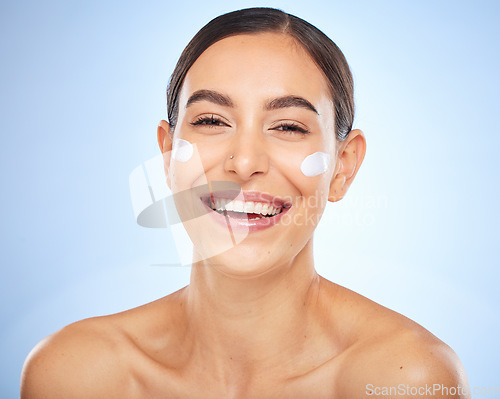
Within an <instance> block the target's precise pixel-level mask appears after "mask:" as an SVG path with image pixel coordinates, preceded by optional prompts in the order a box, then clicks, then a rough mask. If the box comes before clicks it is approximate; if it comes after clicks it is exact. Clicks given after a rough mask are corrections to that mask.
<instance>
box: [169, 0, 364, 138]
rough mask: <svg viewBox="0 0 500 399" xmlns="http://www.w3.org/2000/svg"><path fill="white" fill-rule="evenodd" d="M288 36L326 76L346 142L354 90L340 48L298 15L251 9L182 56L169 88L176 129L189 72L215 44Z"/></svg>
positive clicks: (214, 27)
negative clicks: (239, 37)
mask: <svg viewBox="0 0 500 399" xmlns="http://www.w3.org/2000/svg"><path fill="white" fill-rule="evenodd" d="M263 32H275V33H284V34H288V35H290V36H291V37H293V38H294V39H295V40H297V42H299V43H300V44H301V45H302V46H303V47H304V49H305V50H306V51H307V52H308V53H309V55H310V56H311V58H312V59H313V60H314V62H315V63H316V65H317V66H318V67H319V68H320V69H321V70H322V71H323V73H324V75H325V76H326V78H327V80H328V83H329V86H330V90H331V95H332V99H333V103H334V107H335V130H336V131H335V134H336V137H337V139H338V140H339V141H342V140H344V139H345V138H346V137H347V135H348V134H349V132H350V131H351V129H352V124H353V120H354V87H353V79H352V74H351V71H350V70H349V65H348V64H347V61H346V59H345V57H344V54H342V51H340V49H339V48H338V47H337V45H336V44H335V43H334V42H333V41H332V40H331V39H330V38H329V37H328V36H326V35H325V34H324V33H323V32H321V31H320V30H319V29H318V28H316V27H315V26H313V25H311V24H310V23H308V22H306V21H304V20H303V19H300V18H298V17H296V16H294V15H290V14H287V13H285V12H283V11H281V10H277V9H274V8H247V9H243V10H238V11H233V12H230V13H227V14H223V15H221V16H219V17H217V18H215V19H213V20H212V21H210V22H209V23H208V24H206V25H205V26H204V27H203V28H201V30H200V31H199V32H198V33H197V34H196V35H195V36H194V37H193V39H192V40H191V41H190V42H189V44H188V45H187V46H186V48H185V49H184V51H183V52H182V54H181V56H180V58H179V61H178V62H177V65H176V66H175V69H174V72H173V73H172V76H171V78H170V82H169V85H168V88H167V115H168V122H169V124H170V127H171V129H172V130H173V129H174V128H175V125H176V123H177V116H178V112H179V94H180V91H181V88H182V85H183V83H184V79H185V77H186V74H187V72H188V71H189V69H190V68H191V66H192V65H193V64H194V63H195V61H196V60H197V59H198V57H199V56H200V55H201V54H202V53H203V52H204V51H205V50H206V49H207V48H209V47H210V46H211V45H212V44H214V43H216V42H218V41H220V40H222V39H224V38H227V37H230V36H236V35H240V34H252V33H263Z"/></svg>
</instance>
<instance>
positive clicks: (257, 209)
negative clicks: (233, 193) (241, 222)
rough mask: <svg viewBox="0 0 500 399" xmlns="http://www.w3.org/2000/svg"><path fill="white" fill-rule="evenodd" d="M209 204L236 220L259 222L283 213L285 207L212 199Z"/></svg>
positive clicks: (254, 202) (263, 203)
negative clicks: (258, 220)
mask: <svg viewBox="0 0 500 399" xmlns="http://www.w3.org/2000/svg"><path fill="white" fill-rule="evenodd" d="M209 202H210V205H209V206H210V207H211V208H212V210H214V211H215V212H218V213H219V214H221V215H225V216H228V217H231V218H234V219H248V220H257V219H262V218H271V217H273V216H276V215H279V214H280V213H281V212H283V208H284V207H283V206H279V205H277V206H274V205H273V204H269V203H265V202H256V201H240V200H230V199H226V198H218V199H210V201H209ZM207 205H208V204H207Z"/></svg>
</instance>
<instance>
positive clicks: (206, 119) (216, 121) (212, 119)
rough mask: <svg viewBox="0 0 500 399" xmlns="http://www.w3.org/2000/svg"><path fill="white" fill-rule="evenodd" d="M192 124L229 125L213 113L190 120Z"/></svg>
mask: <svg viewBox="0 0 500 399" xmlns="http://www.w3.org/2000/svg"><path fill="white" fill-rule="evenodd" d="M191 125H192V126H208V127H221V126H229V125H228V124H227V123H226V122H224V121H223V120H222V119H221V118H219V117H217V116H213V115H204V116H200V117H199V118H198V119H196V120H195V121H194V122H191Z"/></svg>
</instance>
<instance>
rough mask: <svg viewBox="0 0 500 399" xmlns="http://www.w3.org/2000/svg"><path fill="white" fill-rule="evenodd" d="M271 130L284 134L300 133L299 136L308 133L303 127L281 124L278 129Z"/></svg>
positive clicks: (293, 124)
mask: <svg viewBox="0 0 500 399" xmlns="http://www.w3.org/2000/svg"><path fill="white" fill-rule="evenodd" d="M272 130H279V131H282V132H286V133H300V134H307V133H309V131H308V130H307V129H304V128H303V127H301V126H299V125H297V124H295V123H281V124H280V125H279V126H278V127H275V128H273V129H272Z"/></svg>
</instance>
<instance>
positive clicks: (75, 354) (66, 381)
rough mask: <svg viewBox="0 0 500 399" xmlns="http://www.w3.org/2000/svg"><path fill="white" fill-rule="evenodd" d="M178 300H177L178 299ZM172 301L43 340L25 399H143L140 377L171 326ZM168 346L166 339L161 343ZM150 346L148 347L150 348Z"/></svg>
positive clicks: (26, 375) (29, 363)
mask: <svg viewBox="0 0 500 399" xmlns="http://www.w3.org/2000/svg"><path fill="white" fill-rule="evenodd" d="M174 296H175V295H174ZM168 303H169V297H165V298H162V299H161V300H158V301H155V302H152V303H150V304H147V305H144V306H141V307H138V308H134V309H131V310H128V311H125V312H122V313H118V314H113V315H110V316H102V317H95V318H90V319H85V320H81V321H78V322H76V323H73V324H70V325H68V326H66V327H64V328H62V329H61V330H59V331H57V332H56V333H54V334H52V335H50V336H49V337H47V338H45V339H44V340H42V341H41V342H40V343H39V344H38V345H37V346H35V348H34V349H33V350H32V351H31V353H30V354H29V355H28V357H27V359H26V361H25V364H24V367H23V371H22V376H21V398H22V399H38V398H52V399H57V398H65V399H70V398H75V399H76V398H87V399H88V398H103V397H106V398H124V397H141V389H142V387H141V384H142V382H141V380H140V378H139V377H138V373H137V372H136V371H137V370H138V369H148V367H151V364H156V362H154V361H152V360H151V358H150V356H148V354H149V353H153V352H155V351H156V350H157V349H158V348H157V347H151V345H158V344H157V343H158V342H161V341H162V339H160V338H158V339H156V337H157V335H158V334H157V333H156V331H165V329H164V328H163V325H161V326H160V325H159V323H163V324H168V322H169V320H168V319H166V318H165V317H163V318H162V317H160V314H162V311H163V312H165V313H167V314H168V310H169V306H168ZM163 341H164V339H163ZM148 345H149V346H148Z"/></svg>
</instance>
